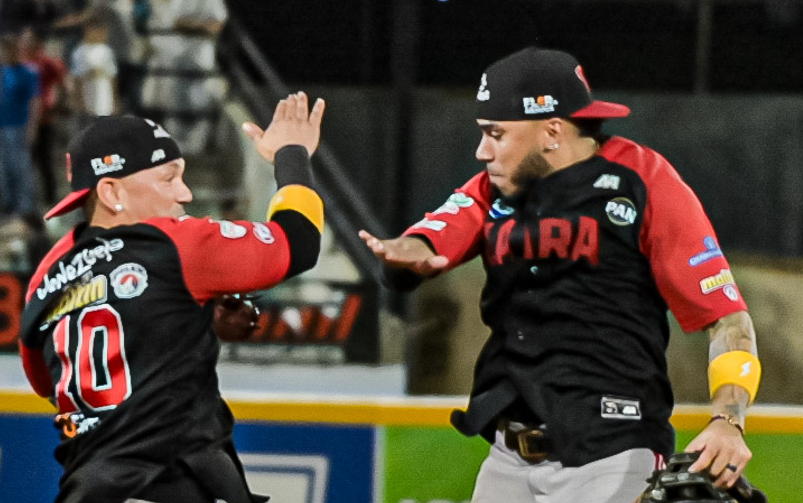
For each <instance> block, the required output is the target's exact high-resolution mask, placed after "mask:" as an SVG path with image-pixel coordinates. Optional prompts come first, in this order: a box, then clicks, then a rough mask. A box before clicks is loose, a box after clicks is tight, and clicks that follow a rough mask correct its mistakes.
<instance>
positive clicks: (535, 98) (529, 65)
mask: <svg viewBox="0 0 803 503" xmlns="http://www.w3.org/2000/svg"><path fill="white" fill-rule="evenodd" d="M628 114H630V108H628V107H626V106H625V105H620V104H618V103H611V102H608V101H599V100H595V99H594V98H593V97H592V95H591V87H590V86H589V85H588V81H587V80H586V78H585V76H584V75H583V68H582V67H581V66H580V64H579V63H578V62H577V60H576V59H574V57H573V56H571V55H570V54H567V53H565V52H562V51H556V50H550V49H541V48H537V47H527V48H526V49H522V50H521V51H518V52H515V53H513V54H511V55H509V56H506V57H504V58H502V59H500V60H499V61H496V62H495V63H493V64H491V66H489V67H488V68H487V69H486V70H485V73H483V74H482V80H481V81H480V88H479V90H478V91H477V118H478V119H487V120H511V121H515V120H541V119H549V118H552V117H573V118H587V119H608V118H615V117H626V116H627V115H628Z"/></svg>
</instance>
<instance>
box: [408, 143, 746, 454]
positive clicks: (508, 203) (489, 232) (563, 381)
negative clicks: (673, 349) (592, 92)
mask: <svg viewBox="0 0 803 503" xmlns="http://www.w3.org/2000/svg"><path fill="white" fill-rule="evenodd" d="M405 234H406V235H408V236H418V237H422V238H425V239H426V240H427V241H428V242H429V243H430V244H431V246H432V247H433V249H434V250H435V251H436V253H438V254H441V255H445V256H446V257H448V258H449V259H450V267H456V266H458V265H460V264H462V263H464V262H466V261H468V260H470V259H472V258H474V257H476V256H478V255H480V256H481V257H482V260H483V263H484V266H485V269H486V271H487V282H486V285H485V287H484V289H483V292H482V300H481V310H482V317H483V320H484V322H485V323H486V324H487V325H488V326H489V327H490V328H491V330H492V333H491V336H490V338H489V340H488V341H487V343H486V344H485V346H484V348H483V350H482V352H481V354H480V356H479V359H478V362H477V366H476V369H475V378H474V386H473V390H472V394H471V401H470V404H469V407H468V410H467V411H466V412H465V413H456V414H455V415H454V416H453V422H454V423H455V426H457V427H458V429H460V430H461V431H463V432H464V433H466V434H469V435H474V434H478V433H480V434H483V436H485V438H487V439H491V438H492V432H493V429H494V428H495V426H496V423H495V419H496V418H497V417H498V416H499V415H500V413H503V411H505V410H506V409H507V410H506V412H505V413H508V412H510V411H511V410H514V409H516V410H519V411H520V410H521V409H522V408H523V409H525V410H526V411H527V412H526V414H525V415H528V416H529V417H526V418H512V419H525V420H528V421H530V422H532V421H536V422H539V423H543V424H545V425H546V428H547V431H548V433H549V435H550V437H551V438H552V443H553V445H554V446H555V449H556V451H557V457H558V458H559V459H560V460H561V462H562V463H563V464H564V465H566V466H579V465H582V464H585V463H588V462H591V461H594V460H596V459H600V458H603V457H606V456H610V455H613V454H616V453H618V452H621V451H623V450H626V449H630V448H635V447H647V448H650V449H652V450H654V451H655V452H659V453H663V454H664V455H669V454H671V453H672V452H673V451H674V447H675V446H674V433H673V430H672V428H671V426H670V424H669V422H668V419H669V416H670V414H671V412H672V407H673V396H672V392H671V389H670V383H669V379H668V375H667V363H666V357H665V351H666V347H667V343H668V338H669V328H668V322H667V316H666V310H667V307H669V309H671V310H672V312H673V314H674V315H675V316H676V318H677V319H678V321H679V322H680V324H681V326H682V327H683V329H684V330H686V331H694V330H699V329H701V328H703V327H705V326H706V325H708V324H710V323H713V322H714V321H716V320H717V319H719V318H720V317H722V316H724V315H727V314H730V313H733V312H736V311H739V310H744V309H746V306H745V303H744V301H743V299H742V297H741V295H740V294H739V291H738V288H737V287H736V285H735V283H734V280H733V276H732V274H731V272H730V268H729V265H728V262H727V261H726V259H725V257H724V256H723V254H722V251H721V250H720V248H719V245H718V243H717V239H716V235H715V233H714V230H713V228H712V226H711V224H710V222H709V220H708V217H707V216H706V214H705V213H704V210H703V208H702V206H701V204H700V202H699V200H698V199H697V197H696V196H695V194H694V193H693V192H692V190H691V189H690V188H689V187H688V186H687V185H686V184H685V183H684V182H683V181H682V180H681V178H680V176H679V175H678V174H677V172H676V171H675V169H674V168H673V167H672V166H671V165H670V164H669V163H668V162H667V161H666V160H665V159H664V158H663V157H662V156H660V155H659V154H657V153H656V152H655V151H653V150H651V149H649V148H646V147H644V146H641V145H638V144H636V143H634V142H632V141H629V140H627V139H624V138H620V137H613V138H610V139H608V141H606V142H605V143H604V145H603V146H602V147H601V149H600V150H599V151H598V155H595V156H593V157H591V158H590V159H588V160H586V161H583V162H581V163H578V164H576V165H573V166H570V167H568V168H565V169H562V170H559V171H557V172H555V173H553V174H550V175H549V176H547V177H545V178H539V179H533V180H530V181H528V182H527V184H526V186H525V188H524V190H522V191H521V192H520V193H518V194H517V195H515V196H512V197H502V196H501V195H500V194H499V193H498V191H496V190H495V189H494V188H493V187H492V185H491V184H490V182H489V178H488V175H487V173H485V172H483V173H480V174H478V175H476V176H475V177H473V178H472V179H471V180H469V181H468V182H467V183H466V184H465V185H464V186H463V187H462V188H460V189H458V190H457V191H455V193H454V194H453V195H452V196H451V197H450V198H449V200H448V201H447V202H446V203H445V204H444V205H442V206H441V207H440V208H438V209H437V210H436V211H434V212H432V213H429V214H427V215H426V218H425V219H423V220H422V221H420V222H418V223H417V224H415V225H414V226H412V227H411V228H410V229H408V231H407V232H406V233H405ZM521 404H523V407H522V406H521ZM511 407H512V408H511ZM516 414H519V415H520V412H518V413H516Z"/></svg>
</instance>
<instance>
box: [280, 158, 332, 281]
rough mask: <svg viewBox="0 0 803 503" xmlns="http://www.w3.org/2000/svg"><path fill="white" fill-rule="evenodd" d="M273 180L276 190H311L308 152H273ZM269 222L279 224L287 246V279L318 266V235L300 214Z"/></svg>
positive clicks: (287, 213)
mask: <svg viewBox="0 0 803 503" xmlns="http://www.w3.org/2000/svg"><path fill="white" fill-rule="evenodd" d="M274 177H275V178H276V185H277V186H278V187H277V189H281V188H282V187H285V186H287V185H303V186H305V187H309V188H311V189H313V190H314V188H315V183H314V181H313V177H312V163H311V162H310V158H309V154H308V153H307V149H306V148H305V147H303V146H301V145H287V146H285V147H282V148H280V149H279V151H278V152H276V156H275V158H274ZM271 221H273V222H276V223H277V224H279V225H280V226H281V227H282V229H284V232H285V234H286V235H287V240H288V241H289V243H290V269H289V270H288V271H287V275H286V276H285V277H286V278H291V277H293V276H296V275H298V274H301V273H302V272H304V271H307V270H309V269H312V268H313V267H314V266H315V264H316V263H317V262H318V255H319V254H320V251H321V233H320V232H318V228H317V227H316V226H315V224H313V223H312V222H310V221H309V220H308V219H307V218H306V217H305V216H304V215H303V214H301V213H299V212H296V211H292V210H282V211H277V212H276V213H274V214H273V215H272V216H271Z"/></svg>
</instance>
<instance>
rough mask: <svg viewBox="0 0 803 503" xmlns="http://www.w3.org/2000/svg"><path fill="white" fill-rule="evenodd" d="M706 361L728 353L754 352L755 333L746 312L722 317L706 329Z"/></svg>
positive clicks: (751, 321)
mask: <svg viewBox="0 0 803 503" xmlns="http://www.w3.org/2000/svg"><path fill="white" fill-rule="evenodd" d="M708 340H709V342H710V345H709V348H708V361H711V360H713V359H714V358H716V357H717V356H719V355H721V354H722V353H726V352H728V351H748V352H750V353H753V354H754V355H755V354H757V352H756V332H755V330H754V329H753V320H752V319H751V318H750V315H749V314H747V311H739V312H736V313H733V314H729V315H727V316H723V317H722V318H720V319H719V320H717V321H716V323H714V324H713V325H711V326H710V327H709V328H708Z"/></svg>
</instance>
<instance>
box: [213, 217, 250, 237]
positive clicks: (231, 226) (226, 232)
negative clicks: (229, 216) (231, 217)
mask: <svg viewBox="0 0 803 503" xmlns="http://www.w3.org/2000/svg"><path fill="white" fill-rule="evenodd" d="M218 225H220V234H221V235H222V236H223V237H224V238H229V239H240V238H241V237H244V236H245V235H246V234H248V229H246V228H245V227H244V226H242V225H240V224H235V223H234V222H230V221H228V220H219V221H218Z"/></svg>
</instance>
